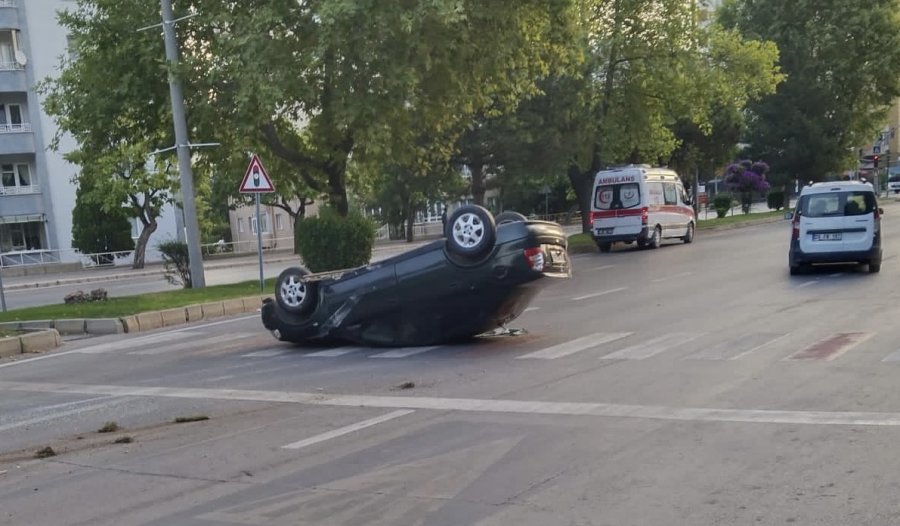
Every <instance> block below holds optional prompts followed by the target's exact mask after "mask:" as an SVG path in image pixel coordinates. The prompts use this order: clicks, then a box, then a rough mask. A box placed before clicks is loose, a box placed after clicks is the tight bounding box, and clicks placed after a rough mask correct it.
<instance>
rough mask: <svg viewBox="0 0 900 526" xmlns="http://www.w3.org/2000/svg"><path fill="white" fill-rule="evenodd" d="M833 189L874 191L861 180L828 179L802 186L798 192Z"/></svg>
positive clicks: (828, 190)
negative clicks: (827, 180) (828, 180)
mask: <svg viewBox="0 0 900 526" xmlns="http://www.w3.org/2000/svg"><path fill="white" fill-rule="evenodd" d="M833 190H857V191H859V190H864V191H869V192H874V191H875V189H874V188H872V185H871V184H869V183H867V182H863V181H830V182H822V183H813V184H810V185H807V186H804V187H803V190H802V191H801V192H800V193H810V192H830V191H833Z"/></svg>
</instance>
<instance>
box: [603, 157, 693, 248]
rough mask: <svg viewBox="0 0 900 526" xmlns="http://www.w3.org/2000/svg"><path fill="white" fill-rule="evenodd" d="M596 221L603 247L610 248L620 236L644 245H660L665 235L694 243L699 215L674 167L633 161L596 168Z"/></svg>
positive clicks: (621, 239)
mask: <svg viewBox="0 0 900 526" xmlns="http://www.w3.org/2000/svg"><path fill="white" fill-rule="evenodd" d="M591 225H592V226H591V236H592V237H593V238H594V241H595V242H596V243H597V246H598V247H599V248H600V252H609V250H610V248H611V247H612V244H613V243H615V242H617V241H622V242H624V243H627V244H631V243H634V242H637V244H638V246H639V247H640V248H646V247H649V248H658V247H659V245H660V243H661V242H662V240H663V239H665V238H678V239H680V240H682V241H684V242H685V243H690V242H691V241H693V240H694V227H695V226H696V218H695V216H694V209H693V208H691V206H690V200H689V199H688V198H687V195H686V194H685V192H684V184H682V182H681V178H680V177H678V174H677V173H675V171H673V170H670V169H668V168H651V167H650V166H646V165H630V166H626V167H622V168H616V169H612V170H601V171H600V172H598V173H597V177H596V178H595V179H594V194H593V202H592V203H591Z"/></svg>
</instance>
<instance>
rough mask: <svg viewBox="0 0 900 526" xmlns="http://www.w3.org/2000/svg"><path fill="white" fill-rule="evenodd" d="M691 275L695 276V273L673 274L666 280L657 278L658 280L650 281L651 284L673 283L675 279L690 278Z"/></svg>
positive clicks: (665, 278)
mask: <svg viewBox="0 0 900 526" xmlns="http://www.w3.org/2000/svg"><path fill="white" fill-rule="evenodd" d="M691 274H693V272H682V273H680V274H672V275H671V276H666V277H664V278H656V279H653V280H650V282H651V283H661V282H663V281H672V280H673V279H678V278H684V277H687V276H690V275H691Z"/></svg>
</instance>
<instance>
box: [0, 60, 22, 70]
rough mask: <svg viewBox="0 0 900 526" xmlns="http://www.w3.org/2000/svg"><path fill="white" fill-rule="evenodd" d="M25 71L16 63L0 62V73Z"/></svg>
mask: <svg viewBox="0 0 900 526" xmlns="http://www.w3.org/2000/svg"><path fill="white" fill-rule="evenodd" d="M23 69H25V66H23V65H22V64H19V63H18V62H0V71H19V70H23Z"/></svg>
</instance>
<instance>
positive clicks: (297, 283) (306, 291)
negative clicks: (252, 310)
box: [275, 267, 318, 314]
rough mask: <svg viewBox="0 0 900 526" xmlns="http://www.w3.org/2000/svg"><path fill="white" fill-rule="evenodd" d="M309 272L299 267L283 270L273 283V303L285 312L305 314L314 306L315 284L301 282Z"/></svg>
mask: <svg viewBox="0 0 900 526" xmlns="http://www.w3.org/2000/svg"><path fill="white" fill-rule="evenodd" d="M307 274H309V271H308V270H306V269H305V268H301V267H290V268H286V269H284V270H283V271H282V272H281V274H279V275H278V279H277V280H276V281H275V302H276V303H278V306H279V307H281V309H282V310H284V311H285V312H289V313H291V314H306V313H308V312H309V311H311V310H312V309H313V307H314V306H315V305H316V296H317V292H318V288H317V287H316V283H313V282H307V281H303V276H306V275H307Z"/></svg>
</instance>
